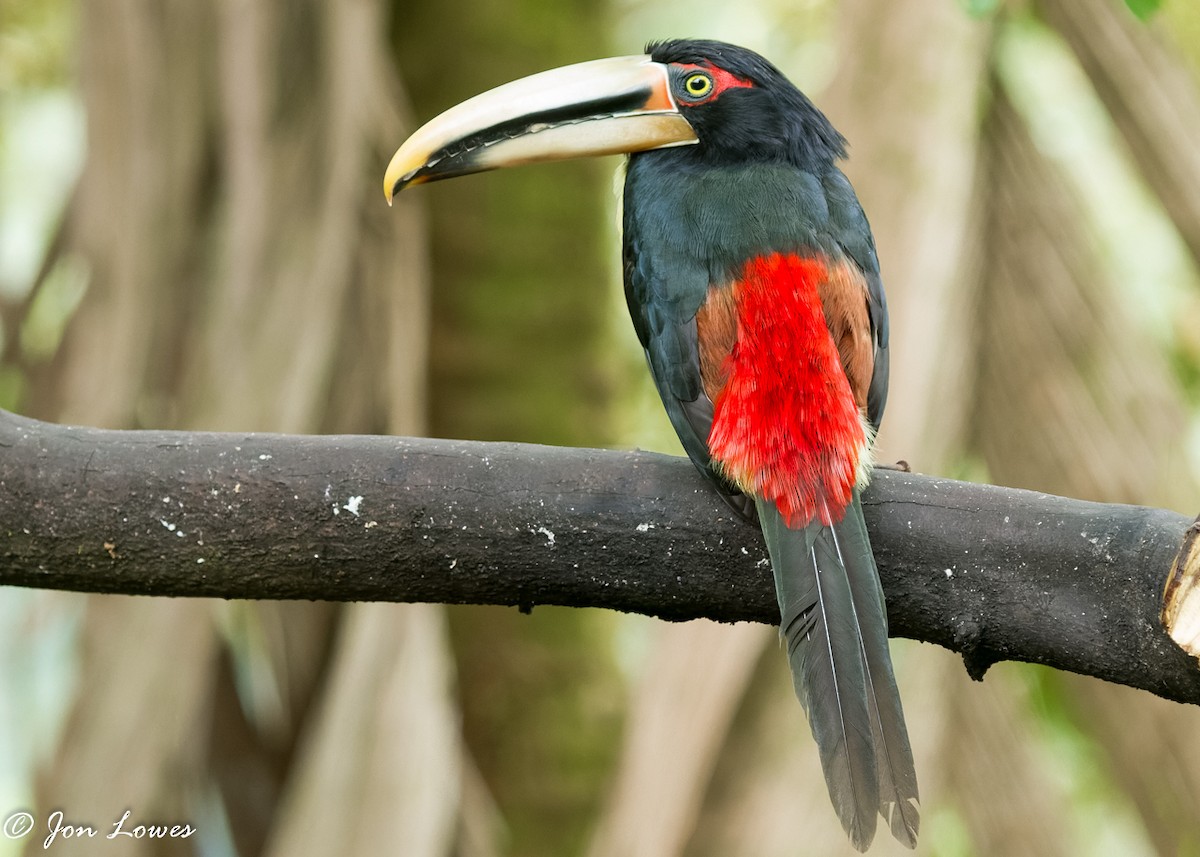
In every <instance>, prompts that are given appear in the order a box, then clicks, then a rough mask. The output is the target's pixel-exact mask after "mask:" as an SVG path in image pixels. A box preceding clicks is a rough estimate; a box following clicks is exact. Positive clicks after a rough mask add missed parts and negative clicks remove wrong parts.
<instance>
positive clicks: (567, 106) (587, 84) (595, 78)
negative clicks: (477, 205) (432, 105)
mask: <svg viewBox="0 0 1200 857" xmlns="http://www.w3.org/2000/svg"><path fill="white" fill-rule="evenodd" d="M696 142H698V140H697V138H696V133H695V131H693V130H692V126H691V125H690V124H688V121H687V120H686V119H685V118H684V117H683V116H682V115H681V114H680V112H679V108H678V106H677V104H676V103H675V99H674V98H673V97H672V95H671V89H670V78H669V74H668V70H667V67H666V66H664V65H662V64H660V63H656V62H654V61H652V60H651V59H650V57H649V56H629V57H614V58H611V59H602V60H593V61H591V62H584V63H578V64H576V65H569V66H565V67H563V68H558V69H553V70H552V71H544V72H541V73H540V74H535V75H531V76H530V77H524V78H521V79H520V80H515V81H513V82H512V83H506V84H505V85H503V86H499V87H497V88H496V89H492V90H489V91H488V92H485V93H483V94H482V95H477V96H475V97H474V98H471V99H469V100H467V101H464V102H463V103H462V104H459V105H457V106H455V107H451V108H450V109H449V110H447V111H446V112H445V113H443V114H441V115H440V116H437V117H435V118H434V119H432V120H430V121H429V122H427V123H425V124H424V125H423V126H421V127H420V128H419V129H417V131H416V133H414V134H413V135H412V136H411V137H409V138H408V139H407V140H406V141H405V142H404V145H402V146H401V147H400V148H399V150H398V151H397V152H396V154H395V155H393V156H392V160H391V163H389V164H388V168H387V172H386V173H385V175H384V179H383V193H384V196H386V197H387V201H388V204H391V201H392V197H393V195H395V194H397V193H399V192H400V191H401V190H402V189H404V188H405V187H407V186H409V185H413V184H421V183H423V182H430V181H437V180H439V179H447V178H453V177H454V176H461V175H467V174H469V173H477V172H482V171H484V170H494V169H498V168H500V167H509V166H515V165H517V164H531V163H536V162H539V161H555V160H564V159H567V158H580V157H588V156H591V155H613V154H620V153H629V152H644V151H647V150H649V149H659V148H663V147H666V146H680V145H687V144H689V143H696Z"/></svg>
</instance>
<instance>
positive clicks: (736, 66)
mask: <svg viewBox="0 0 1200 857" xmlns="http://www.w3.org/2000/svg"><path fill="white" fill-rule="evenodd" d="M647 52H648V53H649V54H650V56H651V58H652V59H654V60H655V61H657V62H662V63H686V64H706V63H711V64H712V65H714V66H717V67H719V68H721V69H724V70H725V71H727V72H730V73H731V74H733V75H736V76H737V77H739V78H744V79H746V80H749V81H751V82H752V83H753V84H754V85H753V86H749V87H744V88H737V89H730V90H728V91H726V92H724V93H723V94H722V95H721V96H720V97H719V98H717V99H715V100H714V101H712V102H711V104H706V105H704V106H703V107H702V108H693V109H691V110H689V111H688V113H687V116H688V120H689V122H690V123H691V124H692V126H693V128H694V129H695V130H696V135H697V137H698V138H699V144H698V145H695V146H687V147H678V148H669V149H659V150H655V151H650V152H643V153H639V154H634V155H631V156H630V160H629V164H628V168H627V173H626V179H625V200H624V210H623V226H624V251H623V262H624V277H625V294H626V299H627V302H628V305H629V311H630V315H631V317H632V319H633V323H634V327H635V329H636V331H637V334H638V337H639V339H640V341H641V343H642V345H643V346H644V348H645V350H646V357H647V361H648V362H649V364H650V369H651V373H652V375H653V376H654V381H655V384H656V385H657V387H658V391H659V393H660V395H661V397H662V400H663V403H664V406H665V407H666V410H667V413H668V416H669V417H670V419H671V422H672V424H673V426H674V427H675V429H676V432H677V433H678V435H679V437H680V440H681V442H682V444H683V447H684V449H685V450H686V451H687V453H688V455H689V457H690V458H691V459H692V461H693V462H694V463H695V465H696V466H697V467H698V468H699V469H700V471H701V472H702V473H703V474H704V475H705V476H706V477H708V478H709V479H710V480H711V481H712V482H713V484H714V485H715V486H716V487H717V489H718V490H719V491H720V492H721V494H722V495H723V496H724V497H725V498H726V499H727V500H728V502H729V503H730V504H731V505H732V506H733V507H734V508H735V509H737V510H738V511H739V512H740V513H742V514H743V515H745V516H746V517H748V518H757V519H758V520H759V521H760V523H761V525H762V528H763V533H764V537H765V539H766V542H767V546H768V551H769V553H770V556H771V561H772V567H773V572H774V575H775V580H776V591H777V594H778V598H779V605H780V611H781V621H782V624H781V632H782V634H783V636H784V639H785V641H786V645H787V649H788V656H789V661H790V663H791V667H792V673H793V680H794V684H795V686H796V693H797V696H798V697H799V699H800V701H801V703H802V704H803V705H804V708H805V710H806V711H807V713H808V715H809V721H810V724H811V727H812V731H813V735H814V738H815V739H816V742H817V745H818V747H819V750H820V754H821V759H822V766H823V769H824V771H825V776H826V781H827V785H828V787H829V792H830V796H831V799H832V801H833V804H834V807H835V809H836V810H837V812H838V815H839V817H840V818H841V820H842V823H843V826H844V827H845V828H846V831H847V833H848V835H849V836H850V839H851V841H852V843H853V844H854V845H855V846H856V847H858V848H860V849H865V848H866V847H867V846H868V845H869V844H870V842H871V839H872V837H873V835H874V831H875V819H876V818H877V814H882V815H883V816H884V818H885V820H886V821H887V823H888V824H889V826H890V828H891V830H892V832H893V834H894V835H895V836H896V838H897V839H898V840H900V841H901V842H902V843H904V844H906V845H908V846H909V847H913V846H914V845H915V842H916V834H917V828H918V825H919V822H918V809H917V783H916V776H915V773H914V771H913V763H912V751H911V749H910V747H909V742H908V736H907V731H906V727H905V724H904V717H903V712H902V710H901V707H900V699H899V694H898V691H897V689H896V685H895V679H894V676H893V674H892V666H891V658H890V654H889V650H888V640H887V619H886V612H885V610H884V602H883V592H882V589H881V587H880V585H879V579H878V573H877V570H876V568H875V563H874V559H873V557H872V554H871V549H870V545H869V542H868V541H867V531H866V527H865V524H864V523H863V519H862V511H861V507H860V505H859V501H858V493H857V491H856V492H855V498H854V502H853V503H852V504H851V506H850V507H849V508H848V509H847V510H846V514H845V517H843V518H842V519H841V520H840V521H839V522H838V523H837V524H835V525H834V526H833V527H825V526H822V525H820V524H819V523H813V524H810V525H809V526H807V527H802V528H792V527H789V526H787V525H786V524H785V522H784V521H783V519H782V517H781V515H780V512H779V510H778V509H777V508H776V507H775V505H774V504H773V503H770V502H762V501H761V500H755V498H752V497H749V496H747V495H745V494H744V493H743V492H742V491H741V490H740V489H739V488H738V487H737V486H736V485H734V484H732V483H731V482H730V481H729V480H727V479H726V478H725V477H724V476H723V475H722V472H721V468H720V466H719V465H718V464H716V463H715V462H714V461H713V460H712V458H711V455H710V452H709V446H708V438H709V431H710V429H711V427H712V422H713V415H714V405H713V402H712V401H711V400H710V399H709V397H708V395H706V393H705V389H704V386H703V379H702V377H701V364H700V358H699V350H700V342H699V339H698V332H697V313H698V311H699V310H700V308H701V306H702V305H703V304H704V303H705V301H706V299H707V298H708V295H709V293H710V288H712V287H718V288H719V287H725V286H728V285H729V284H730V283H731V282H732V281H733V280H734V279H735V278H737V277H738V276H739V273H740V272H741V271H742V270H743V268H744V266H745V265H746V263H747V261H748V260H751V259H755V258H758V257H763V256H767V255H770V254H775V253H782V254H795V255H798V256H808V257H819V258H821V259H824V260H828V261H830V262H831V263H834V264H845V263H849V264H852V265H853V266H855V267H856V269H857V270H858V271H859V272H860V273H861V276H862V280H863V282H864V284H865V286H864V298H863V299H864V300H865V301H866V302H867V317H868V319H869V323H870V335H871V338H872V341H873V346H874V370H873V373H872V375H871V381H870V386H869V388H868V391H867V396H866V400H867V402H866V414H865V416H866V418H867V420H868V421H869V423H870V424H871V425H872V427H873V428H877V427H878V425H879V421H880V419H881V418H882V415H883V409H884V405H885V404H886V400H887V378H888V357H887V356H888V324H887V307H886V301H885V298H884V293H883V287H882V283H881V281H880V276H879V263H878V260H877V258H876V252H875V245H874V240H873V238H872V236H871V231H870V227H869V226H868V224H867V219H866V216H865V215H864V214H863V211H862V207H861V206H860V204H859V202H858V199H857V197H856V195H855V193H854V190H853V189H852V187H851V186H850V183H849V181H848V180H847V179H846V177H845V176H844V175H843V174H842V172H841V171H840V170H839V169H838V167H837V164H836V162H837V161H838V160H839V159H840V158H843V157H845V154H846V149H845V141H844V140H843V139H842V137H841V135H840V134H839V133H838V132H837V131H836V130H835V129H834V128H833V126H832V125H831V124H830V123H829V122H828V120H827V119H826V118H825V117H824V115H823V114H821V112H820V111H819V110H817V108H816V107H815V106H813V104H812V103H811V102H810V101H809V100H808V98H807V97H805V96H804V95H803V94H802V93H801V92H800V91H799V90H798V89H797V88H796V87H795V86H793V85H792V84H791V83H790V82H789V81H788V80H787V79H786V78H785V77H784V76H783V75H782V74H781V73H780V72H779V71H778V69H776V68H775V67H774V66H773V65H771V64H770V63H769V62H767V61H766V60H765V59H763V58H762V57H760V56H758V55H757V54H755V53H753V52H751V51H747V50H745V49H743V48H738V47H734V46H731V45H726V44H723V43H720V42H712V41H691V40H686V41H670V42H658V43H654V44H651V45H649V46H648V48H647Z"/></svg>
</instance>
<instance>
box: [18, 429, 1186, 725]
mask: <svg viewBox="0 0 1200 857" xmlns="http://www.w3.org/2000/svg"><path fill="white" fill-rule="evenodd" d="M864 505H865V508H866V517H867V524H868V526H869V527H870V529H871V538H872V542H873V544H874V547H875V551H876V556H877V558H878V561H879V570H880V575H881V577H882V579H883V586H884V590H885V592H886V593H887V603H888V616H889V620H890V622H891V632H892V634H893V636H903V637H910V638H912V639H916V640H923V641H927V642H933V643H937V644H939V645H941V646H945V647H946V648H948V649H951V650H953V651H956V652H959V653H961V654H962V655H963V659H964V662H965V664H966V667H967V670H968V671H969V672H970V673H971V675H972V676H974V677H976V678H980V677H982V675H983V673H984V672H985V671H986V670H987V668H988V667H989V666H990V665H991V664H992V663H994V662H996V661H998V660H1006V659H1011V660H1021V661H1029V662H1033V663H1041V664H1047V665H1049V666H1053V667H1057V668H1059V669H1064V670H1070V671H1072V672H1078V673H1083V674H1085V675H1093V676H1097V677H1099V678H1102V679H1105V680H1107V681H1112V682H1118V683H1121V684H1127V685H1130V686H1132V687H1139V688H1143V689H1145V690H1149V691H1151V692H1152V693H1155V694H1158V695H1159V696H1163V697H1166V698H1168V699H1173V700H1178V701H1181V702H1193V703H1200V669H1198V668H1197V667H1196V665H1195V663H1194V662H1193V661H1192V660H1191V659H1190V658H1189V657H1188V656H1187V655H1185V654H1184V652H1183V651H1182V650H1181V649H1179V648H1178V647H1177V646H1176V645H1175V644H1174V643H1172V642H1171V640H1170V639H1169V638H1168V637H1167V635H1166V633H1165V632H1164V630H1163V628H1162V626H1161V624H1160V622H1159V618H1158V617H1159V610H1160V607H1161V598H1162V591H1163V584H1164V582H1165V581H1166V579H1167V577H1168V575H1169V574H1170V572H1171V568H1172V561H1173V559H1174V557H1175V554H1176V552H1177V551H1178V550H1179V547H1180V543H1181V541H1182V539H1183V536H1184V534H1185V532H1186V531H1187V530H1188V527H1189V524H1190V523H1191V522H1190V521H1189V520H1188V519H1186V518H1185V517H1183V516H1182V515H1178V514H1176V513H1173V512H1169V511H1164V510H1160V509H1148V508H1142V507H1135V506H1117V505H1104V504H1098V503H1087V502H1083V501H1078V500H1069V499H1064V498H1061V497H1054V496H1050V495H1045V494H1037V493H1033V492H1029V491H1018V490H1015V489H1009V488H999V487H994V486H987V485H975V484H971V483H965V482H956V481H953V480H948V479H937V478H932V477H928V476H921V475H918V474H912V473H900V472H895V471H888V470H878V471H876V474H875V480H874V482H873V484H872V486H871V488H870V489H869V490H868V491H867V493H866V496H865V498H864ZM0 535H2V537H3V542H2V543H0V584H7V585H16V586H33V587H42V588H48V589H68V590H75V591H80V592H111V593H124V594H129V595H168V596H215V597H220V598H252V599H262V598H275V599H292V598H300V599H318V600H332V601H359V600H362V601H426V602H441V603H448V604H460V603H475V604H503V605H516V606H519V607H521V608H522V609H525V610H528V609H531V608H532V607H534V606H535V605H539V604H560V605H568V606H573V607H606V608H610V609H615V610H624V611H628V612H636V613H645V614H648V615H651V616H658V617H661V618H663V619H669V620H685V619H693V618H697V617H708V618H711V619H716V620H720V621H725V622H733V621H756V622H766V623H774V622H776V621H777V618H778V615H777V608H776V605H775V598H774V593H773V589H772V583H771V574H770V570H769V568H768V566H767V558H766V553H765V551H764V549H763V546H762V541H761V539H760V537H759V533H758V531H757V529H756V528H754V527H751V526H749V525H748V524H746V523H744V522H743V521H741V520H739V519H737V518H736V517H734V516H733V515H732V514H731V513H730V512H729V511H728V510H727V509H726V508H725V507H724V506H723V505H722V503H721V502H720V501H719V500H718V499H717V498H716V497H715V495H714V494H713V492H712V491H710V490H709V489H708V487H707V486H706V485H705V483H704V482H703V480H702V479H701V478H700V477H699V475H698V474H696V472H695V471H694V470H693V469H692V467H691V465H690V464H689V463H688V462H687V461H686V460H684V459H679V458H673V457H670V456H664V455H657V454H652V453H645V452H606V451H600V450H590V449H564V448H557V447H539V446H529V445H523V444H511V443H473V442H467V441H446V440H426V439H415V438H399V437H363V436H290V435H272V434H244V435H242V434H215V433H206V432H165V431H105V430H100V429H92V428H78V427H70V426H60V425H54V424H49V423H42V422H37V421H34V420H30V419H26V418H23V417H19V416H15V415H13V414H8V413H4V412H0Z"/></svg>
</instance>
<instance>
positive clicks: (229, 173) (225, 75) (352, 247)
mask: <svg viewBox="0 0 1200 857" xmlns="http://www.w3.org/2000/svg"><path fill="white" fill-rule="evenodd" d="M388 14H389V10H388V9H387V7H385V6H384V5H383V4H381V3H379V2H376V0H360V2H355V3H350V4H341V3H332V2H322V0H306V2H303V3H300V4H296V3H282V2H266V3H254V2H246V0H224V2H219V3H216V4H173V5H170V6H168V7H162V6H161V5H160V4H156V3H148V2H143V0H126V2H122V3H120V4H118V5H117V6H112V5H105V6H103V7H102V6H99V5H96V4H85V5H84V6H83V17H82V38H80V39H79V44H80V45H81V47H82V55H81V57H80V79H81V81H82V83H83V91H84V101H85V106H86V110H87V118H88V160H87V164H86V167H85V169H84V171H83V175H82V178H81V181H80V185H79V187H78V189H77V192H76V194H75V198H74V200H73V204H72V206H71V209H70V211H69V212H68V220H67V223H66V227H65V231H64V234H63V236H62V238H61V240H60V241H59V242H58V243H57V245H56V248H55V253H56V256H55V257H54V258H52V259H51V260H49V263H48V268H49V270H51V271H53V269H54V267H55V266H56V265H60V264H67V263H70V262H71V261H73V260H80V259H81V260H82V261H83V262H84V263H85V264H86V266H87V269H88V270H89V272H90V278H89V283H88V290H87V294H86V296H85V298H84V300H83V303H82V305H81V306H80V308H79V310H78V312H77V314H76V316H75V317H74V319H73V320H72V322H71V325H70V327H69V329H68V332H67V334H66V337H65V339H64V342H63V346H62V348H61V350H60V351H59V353H58V354H57V355H56V358H55V359H54V361H53V362H52V363H51V364H50V365H48V366H46V367H43V368H42V369H41V370H40V371H37V372H36V373H35V378H34V382H33V385H32V388H33V390H34V396H33V399H32V408H31V410H32V411H33V412H35V413H36V414H37V415H39V416H42V417H46V418H51V419H59V420H63V421H70V422H83V423H90V424H94V425H101V426H112V427H136V426H156V427H190V428H212V429H228V430H276V431H284V430H286V431H301V432H303V431H308V432H319V431H361V432H371V431H392V432H400V433H406V434H408V433H416V432H419V431H420V430H421V429H422V427H423V424H424V417H423V414H424V387H425V379H424V365H425V351H426V344H425V342H426V333H425V316H426V310H425V301H426V297H425V295H426V262H425V258H424V253H425V250H424V227H423V217H422V214H421V212H420V210H419V208H418V206H417V204H416V203H415V202H414V201H409V200H402V201H401V203H400V205H399V210H398V211H392V212H389V211H388V210H387V208H386V206H385V205H383V202H382V198H381V195H380V192H379V188H378V184H379V182H378V178H379V176H380V175H381V174H382V168H383V165H384V164H385V163H386V158H387V154H388V153H389V152H390V147H392V146H394V145H395V143H396V141H398V140H399V139H400V138H401V137H402V131H403V127H404V122H403V121H402V118H401V116H400V115H399V114H398V112H397V105H398V104H399V103H401V92H400V90H399V85H398V81H397V80H396V79H395V77H394V74H393V72H392V71H391V69H390V66H389V63H388V54H387V45H386V33H387V24H388V20H387V15H388ZM43 284H44V281H43ZM163 502H164V504H165V506H166V507H169V506H170V503H171V502H172V501H171V499H170V498H164V499H163ZM368 502H369V501H368ZM147 525H148V526H153V525H154V522H153V521H151V522H148V523H147ZM444 639H445V633H444V628H443V618H442V613H441V611H440V610H437V609H435V608H431V607H423V606H414V607H389V606H385V605H371V606H353V607H349V608H338V607H335V606H333V605H328V604H288V605H283V604H256V605H248V604H239V603H236V602H233V603H208V602H190V603H186V604H185V603H183V602H173V601H160V600H150V599H132V598H127V599H122V598H99V597H97V598H93V599H91V600H90V602H89V606H88V610H87V617H86V620H85V623H84V628H83V632H82V646H83V651H82V657H83V668H82V674H83V676H84V680H83V682H82V684H81V686H80V688H79V693H78V695H77V698H76V701H75V704H74V706H73V710H72V711H71V713H70V716H69V719H68V724H67V726H66V731H65V734H64V736H63V739H62V742H61V745H60V747H59V750H58V753H57V756H56V758H55V760H54V761H53V763H52V764H51V765H50V766H49V767H48V768H47V769H46V771H45V772H44V775H43V776H42V778H41V782H40V785H39V790H38V795H39V798H38V799H39V805H40V806H41V807H43V808H46V809H47V811H48V809H49V808H53V807H62V808H63V809H64V810H65V811H66V812H68V814H69V817H71V818H75V819H78V820H79V821H81V822H83V821H87V822H91V823H94V824H97V825H103V826H106V825H107V824H110V823H111V820H115V819H117V818H119V817H120V815H121V813H122V812H123V811H124V809H127V808H128V809H130V810H132V812H133V818H135V819H143V820H149V819H179V820H187V821H190V822H191V823H192V824H193V825H194V826H195V827H197V828H198V830H199V833H198V834H197V835H196V836H195V837H193V838H192V839H188V840H176V841H157V842H151V841H148V840H138V841H133V842H130V843H127V848H126V849H125V850H126V852H127V853H139V854H143V853H144V854H150V853H163V854H167V853H170V854H191V853H200V852H201V851H204V852H206V853H214V852H216V851H222V850H228V849H230V848H234V847H236V849H237V853H240V854H242V855H251V854H260V853H263V852H264V851H271V852H272V853H286V854H289V855H296V854H327V853H329V848H328V847H326V846H327V845H328V843H329V841H332V842H334V843H336V845H337V847H336V848H335V849H334V850H336V851H338V852H339V853H343V854H354V853H358V854H378V853H382V852H386V851H388V850H391V849H392V848H394V847H396V846H397V845H398V844H399V843H400V842H404V843H405V844H406V846H408V847H407V853H409V854H428V855H440V854H444V853H447V850H448V848H449V847H450V843H451V842H452V839H453V835H454V830H455V822H456V819H457V817H458V795H459V791H460V790H459V763H458V759H459V750H458V739H457V733H456V730H455V729H454V723H455V719H456V714H455V711H454V708H453V706H452V704H451V701H450V695H449V682H450V677H451V675H452V672H451V669H450V666H449V664H448V662H447V658H446V657H445V655H444V649H445V642H444ZM335 693H336V698H333V697H331V694H335ZM397 730H399V731H397ZM348 736H353V740H348ZM431 784H436V787H431ZM414 795H421V796H423V799H422V800H419V801H418V800H414ZM317 829H319V830H320V831H321V832H322V834H323V836H324V837H325V838H321V837H317V836H313V835H311V834H312V833H313V832H314V831H315V830H317ZM34 838H36V837H34ZM227 838H228V840H229V841H228V842H227V841H226V839H227ZM322 843H324V844H322ZM40 844H41V843H40V841H39V842H38V843H36V844H30V845H29V848H30V853H33V852H34V851H36V850H37V848H38V846H40ZM94 847H95V846H93V845H91V844H89V843H87V842H86V841H80V840H74V841H72V842H60V843H56V844H55V848H56V849H59V850H60V851H63V852H64V853H91V851H92V850H93V849H94Z"/></svg>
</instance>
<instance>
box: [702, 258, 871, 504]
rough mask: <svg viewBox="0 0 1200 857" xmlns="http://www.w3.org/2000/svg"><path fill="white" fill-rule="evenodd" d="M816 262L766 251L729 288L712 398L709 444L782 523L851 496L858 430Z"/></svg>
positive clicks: (861, 439) (860, 439)
mask: <svg viewBox="0 0 1200 857" xmlns="http://www.w3.org/2000/svg"><path fill="white" fill-rule="evenodd" d="M826 279H828V271H827V269H826V267H825V265H824V264H823V263H822V262H821V261H819V260H817V259H811V258H800V257H798V256H794V255H786V256H784V255H779V254H775V255H772V256H767V257H763V258H758V259H754V260H751V261H750V262H749V263H747V265H746V267H745V269H744V270H743V272H742V276H741V278H740V279H739V280H738V281H736V282H735V283H734V284H733V286H732V289H733V302H734V304H735V306H736V314H737V341H736V342H735V343H734V344H733V348H732V350H731V351H730V353H729V356H728V357H727V358H726V365H725V367H724V369H725V372H724V375H725V378H726V379H727V380H726V381H725V384H724V386H723V387H722V389H721V390H720V392H719V394H718V395H717V397H716V399H715V401H714V406H715V409H714V413H713V423H712V429H711V431H710V432H709V436H708V445H709V450H710V452H711V454H712V456H713V458H714V460H716V461H717V462H718V463H719V464H720V467H721V470H722V471H723V472H724V473H725V475H726V476H728V477H729V478H730V479H731V480H732V481H733V482H734V483H735V484H737V485H738V487H740V488H741V489H742V490H743V491H745V492H747V493H748V494H751V495H753V496H754V497H758V498H762V499H765V500H770V501H771V502H773V503H775V505H776V506H777V507H778V508H779V511H780V514H782V516H783V519H784V521H785V522H786V523H787V525H788V526H789V527H801V526H804V525H806V524H808V523H809V522H811V521H813V520H819V521H821V523H823V524H827V525H828V524H832V523H834V522H835V521H838V520H840V519H841V517H842V514H843V512H844V511H845V509H846V506H848V505H849V504H850V502H851V500H852V499H853V492H854V484H855V480H856V478H857V475H858V464H859V458H860V457H861V456H862V454H863V451H864V449H865V448H866V434H865V430H864V428H863V423H862V420H861V418H860V416H859V410H858V406H857V405H856V404H855V400H854V393H853V392H852V391H851V389H850V382H849V381H848V380H847V378H846V373H845V371H844V370H843V368H842V363H841V359H840V358H839V356H838V350H837V347H836V346H835V344H834V341H833V337H832V336H831V335H830V333H829V328H828V327H827V325H826V323H825V315H824V312H823V310H822V308H821V298H820V295H819V288H820V285H821V283H823V282H824V281H825V280H826Z"/></svg>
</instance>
